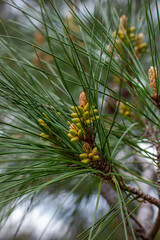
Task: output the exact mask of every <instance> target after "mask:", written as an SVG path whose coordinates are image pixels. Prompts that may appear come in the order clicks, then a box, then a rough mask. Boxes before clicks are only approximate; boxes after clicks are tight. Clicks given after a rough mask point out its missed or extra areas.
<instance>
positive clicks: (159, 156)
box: [148, 145, 160, 239]
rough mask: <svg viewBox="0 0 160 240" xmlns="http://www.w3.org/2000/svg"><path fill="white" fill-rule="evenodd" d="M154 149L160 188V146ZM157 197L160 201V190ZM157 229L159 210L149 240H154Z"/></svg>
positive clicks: (159, 227)
mask: <svg viewBox="0 0 160 240" xmlns="http://www.w3.org/2000/svg"><path fill="white" fill-rule="evenodd" d="M156 149H157V183H158V185H159V186H160V167H159V166H160V146H159V145H157V146H156ZM158 196H159V199H160V189H158ZM159 229H160V209H159V210H158V213H157V217H156V220H155V222H154V224H153V226H152V228H151V230H150V231H149V234H148V235H149V236H150V237H151V239H154V238H155V236H156V235H157V233H158V232H159Z"/></svg>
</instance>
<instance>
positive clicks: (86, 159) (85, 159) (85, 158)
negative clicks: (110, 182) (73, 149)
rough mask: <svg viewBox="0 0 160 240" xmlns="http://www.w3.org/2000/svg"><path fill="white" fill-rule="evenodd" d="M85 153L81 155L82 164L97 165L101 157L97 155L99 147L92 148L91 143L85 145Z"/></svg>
mask: <svg viewBox="0 0 160 240" xmlns="http://www.w3.org/2000/svg"><path fill="white" fill-rule="evenodd" d="M83 151H84V153H82V154H80V155H79V157H80V158H81V159H82V160H81V162H82V163H84V164H88V163H97V161H98V160H99V156H98V154H97V151H98V150H97V147H94V148H93V149H92V148H91V147H90V145H89V143H84V144H83Z"/></svg>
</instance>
